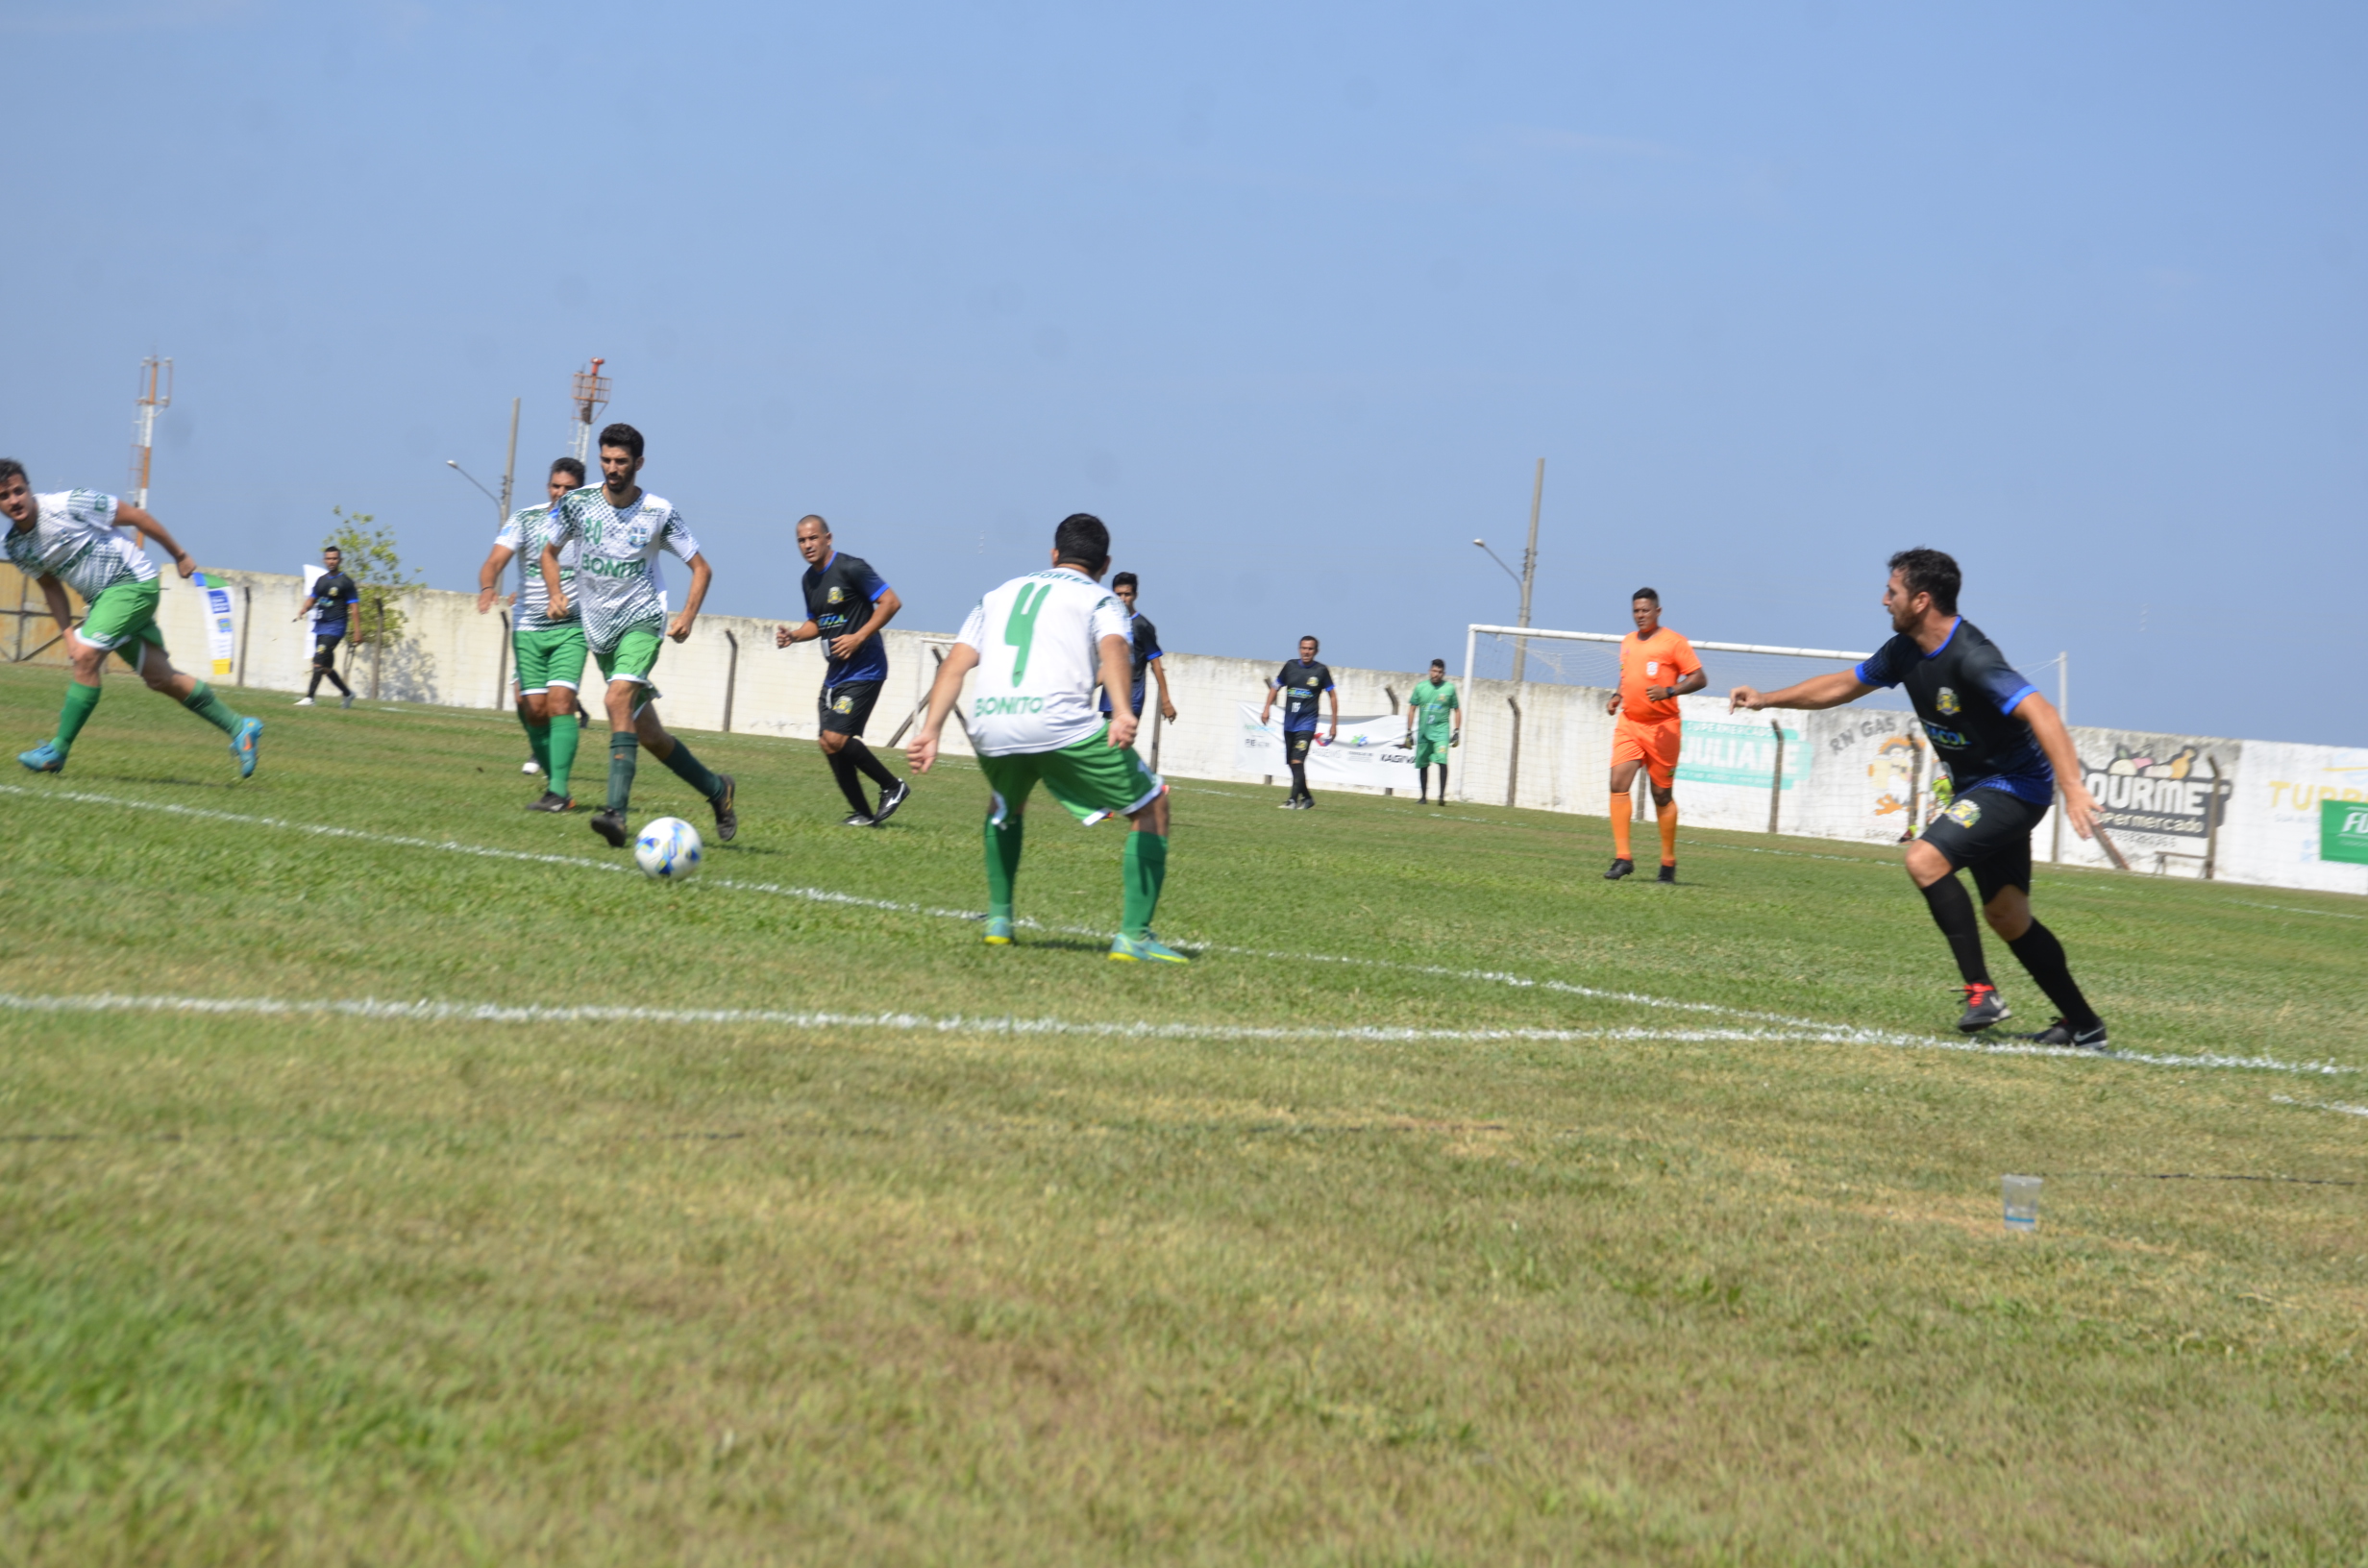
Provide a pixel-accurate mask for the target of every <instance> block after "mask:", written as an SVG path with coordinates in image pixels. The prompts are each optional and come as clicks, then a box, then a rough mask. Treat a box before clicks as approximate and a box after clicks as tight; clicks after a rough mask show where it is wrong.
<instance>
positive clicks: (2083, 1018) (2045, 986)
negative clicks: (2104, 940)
mask: <svg viewBox="0 0 2368 1568" xmlns="http://www.w3.org/2000/svg"><path fill="white" fill-rule="evenodd" d="M1949 880H1950V881H1952V882H1954V881H1955V880H1957V879H1956V878H1955V877H1951V878H1950V879H1949ZM2007 945H2008V946H2009V947H2010V948H2012V949H2013V950H2014V956H2015V958H2016V959H2017V960H2019V961H2020V962H2021V964H2022V966H2023V968H2026V969H2029V970H2030V971H2031V978H2032V979H2034V980H2035V981H2037V982H2038V983H2039V989H2040V990H2041V991H2043V992H2047V999H2048V1000H2049V1001H2051V1002H2054V1003H2055V1004H2056V1011H2057V1012H2058V1013H2060V1014H2061V1015H2062V1017H2063V1021H2064V1022H2066V1023H2068V1024H2070V1025H2071V1026H2072V1027H2073V1028H2074V1029H2094V1028H2095V1027H2096V1026H2097V1024H2098V1023H2099V1021H2101V1020H2099V1018H2098V1017H2097V1016H2096V1014H2095V1013H2094V1012H2092V1011H2091V1010H2090V1009H2089V1006H2088V998H2087V997H2085V996H2084V995H2082V994H2081V988H2080V986H2079V984H2078V983H2077V982H2076V981H2074V980H2073V978H2072V966H2071V965H2070V964H2068V963H2066V962H2065V961H2064V956H2063V943H2060V942H2058V941H2057V940H2056V933H2055V932H2053V931H2050V930H2049V929H2048V928H2047V927H2046V926H2044V925H2041V924H2040V923H2039V922H2038V921H2036V920H2034V921H2032V922H2031V928H2030V929H2029V930H2027V931H2025V932H2024V933H2023V934H2022V935H2021V936H2019V937H2016V938H2015V939H2014V940H2013V941H2012V942H2010V943H2007Z"/></svg>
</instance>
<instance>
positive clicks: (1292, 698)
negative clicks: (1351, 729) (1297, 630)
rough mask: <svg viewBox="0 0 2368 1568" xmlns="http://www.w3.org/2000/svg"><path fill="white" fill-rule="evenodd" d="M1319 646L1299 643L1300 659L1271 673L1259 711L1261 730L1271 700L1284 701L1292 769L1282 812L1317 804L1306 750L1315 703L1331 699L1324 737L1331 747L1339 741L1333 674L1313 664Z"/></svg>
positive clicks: (1286, 751) (1309, 640) (1306, 640)
mask: <svg viewBox="0 0 2368 1568" xmlns="http://www.w3.org/2000/svg"><path fill="white" fill-rule="evenodd" d="M1321 646H1322V645H1320V644H1319V643H1318V642H1317V641H1316V639H1315V638H1313V637H1302V638H1300V639H1299V656H1298V657H1297V658H1295V659H1293V660H1292V661H1291V662H1290V663H1289V664H1286V665H1284V666H1283V667H1282V668H1281V669H1280V670H1278V671H1276V672H1275V673H1274V678H1273V679H1272V680H1270V681H1268V682H1267V700H1266V705H1265V706H1264V707H1262V708H1260V709H1259V710H1258V723H1260V724H1261V725H1262V726H1263V725H1264V724H1265V723H1266V722H1267V715H1269V714H1270V713H1272V712H1273V711H1274V698H1275V697H1276V695H1277V694H1280V695H1281V697H1282V698H1283V760H1284V761H1285V762H1287V763H1289V764H1290V765H1291V797H1290V798H1289V799H1287V800H1285V801H1284V802H1283V810H1285V811H1306V810H1307V809H1309V808H1310V807H1312V806H1314V805H1315V803H1316V797H1315V796H1313V795H1310V794H1309V793H1308V790H1307V748H1308V747H1311V746H1313V745H1315V744H1316V699H1317V698H1318V697H1328V698H1331V699H1332V732H1331V733H1330V734H1329V735H1326V736H1325V737H1324V744H1325V745H1326V746H1329V745H1331V744H1332V743H1333V742H1334V741H1337V740H1339V739H1340V738H1341V694H1340V693H1339V692H1337V691H1335V690H1333V687H1332V672H1331V671H1330V670H1329V669H1328V668H1326V667H1325V666H1323V665H1320V664H1318V663H1317V662H1316V652H1317V649H1319V648H1320V647H1321Z"/></svg>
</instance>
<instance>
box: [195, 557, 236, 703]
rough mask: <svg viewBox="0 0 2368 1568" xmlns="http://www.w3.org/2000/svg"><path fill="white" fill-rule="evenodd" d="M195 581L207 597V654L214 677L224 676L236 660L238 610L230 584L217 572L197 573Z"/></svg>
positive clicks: (229, 671)
mask: <svg viewBox="0 0 2368 1568" xmlns="http://www.w3.org/2000/svg"><path fill="white" fill-rule="evenodd" d="M195 581H196V583H197V587H198V590H199V591H200V592H201V593H203V594H204V595H205V596H206V655H207V657H208V658H209V659H210V660H211V661H212V664H213V674H214V678H215V679H217V680H222V679H227V678H228V677H229V676H230V674H231V671H232V670H233V668H234V666H235V665H236V663H237V660H238V611H237V608H236V605H235V603H234V600H233V599H232V589H231V585H230V584H229V583H227V582H225V581H223V580H222V575H221V574H220V573H219V572H216V573H212V574H208V573H204V572H200V573H198V574H197V576H196V578H195Z"/></svg>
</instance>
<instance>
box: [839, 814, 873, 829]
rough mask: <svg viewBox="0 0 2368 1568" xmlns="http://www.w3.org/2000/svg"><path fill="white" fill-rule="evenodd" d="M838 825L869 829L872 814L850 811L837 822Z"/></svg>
mask: <svg viewBox="0 0 2368 1568" xmlns="http://www.w3.org/2000/svg"><path fill="white" fill-rule="evenodd" d="M839 825H840V826H841V827H870V826H871V825H872V814H871V813H870V812H868V811H851V812H849V813H848V814H847V815H846V816H845V817H843V818H841V819H840V820H839Z"/></svg>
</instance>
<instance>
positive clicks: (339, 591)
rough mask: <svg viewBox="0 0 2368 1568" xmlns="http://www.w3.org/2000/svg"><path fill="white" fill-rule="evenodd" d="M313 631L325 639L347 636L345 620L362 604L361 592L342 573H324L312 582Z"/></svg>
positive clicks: (349, 578) (352, 580) (351, 579)
mask: <svg viewBox="0 0 2368 1568" xmlns="http://www.w3.org/2000/svg"><path fill="white" fill-rule="evenodd" d="M309 597H310V598H311V600H312V615H313V622H312V629H313V630H314V631H316V632H318V633H319V634H320V635H321V636H323V637H328V636H332V635H335V636H340V637H342V636H343V635H345V618H346V616H347V614H348V613H349V612H350V610H351V607H352V606H354V605H356V604H358V603H360V602H361V590H360V589H358V588H357V587H355V586H354V579H353V578H352V577H349V576H346V575H345V574H344V573H342V572H324V573H322V574H321V575H320V576H317V577H315V578H314V579H313V580H312V592H311V594H310V596H309Z"/></svg>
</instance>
